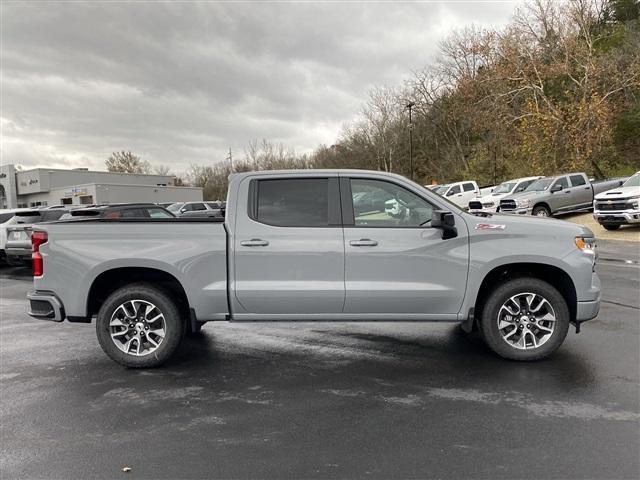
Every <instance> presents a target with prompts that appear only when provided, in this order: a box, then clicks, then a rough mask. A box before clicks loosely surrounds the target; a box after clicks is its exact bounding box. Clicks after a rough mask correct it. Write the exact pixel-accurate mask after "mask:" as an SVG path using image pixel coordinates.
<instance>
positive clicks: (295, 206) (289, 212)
mask: <svg viewBox="0 0 640 480" xmlns="http://www.w3.org/2000/svg"><path fill="white" fill-rule="evenodd" d="M257 195H258V202H257V211H256V214H255V215H256V220H258V221H259V222H262V223H267V224H269V225H275V226H278V227H326V226H328V225H329V180H328V179H327V178H296V179H283V180H260V181H258V182H257Z"/></svg>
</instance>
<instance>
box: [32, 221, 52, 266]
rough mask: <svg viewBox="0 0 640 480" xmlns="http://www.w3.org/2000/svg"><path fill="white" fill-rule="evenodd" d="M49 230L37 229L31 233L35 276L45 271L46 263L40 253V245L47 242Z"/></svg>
mask: <svg viewBox="0 0 640 480" xmlns="http://www.w3.org/2000/svg"><path fill="white" fill-rule="evenodd" d="M47 239H48V237H47V232H42V231H40V230H36V231H35V232H33V233H32V234H31V265H32V272H33V276H34V277H40V276H42V274H43V273H44V263H43V261H42V254H41V253H40V245H42V244H43V243H47Z"/></svg>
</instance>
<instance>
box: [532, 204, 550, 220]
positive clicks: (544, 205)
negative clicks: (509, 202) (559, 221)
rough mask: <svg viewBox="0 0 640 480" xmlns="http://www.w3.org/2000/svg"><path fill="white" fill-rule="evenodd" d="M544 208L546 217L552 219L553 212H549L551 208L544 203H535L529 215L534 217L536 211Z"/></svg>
mask: <svg viewBox="0 0 640 480" xmlns="http://www.w3.org/2000/svg"><path fill="white" fill-rule="evenodd" d="M541 208H544V209H545V210H546V211H547V216H548V217H552V216H553V212H552V211H551V207H549V205H548V204H547V203H544V202H540V203H536V204H535V205H534V206H533V208H532V209H531V214H532V215H535V213H534V212H535V211H536V209H541Z"/></svg>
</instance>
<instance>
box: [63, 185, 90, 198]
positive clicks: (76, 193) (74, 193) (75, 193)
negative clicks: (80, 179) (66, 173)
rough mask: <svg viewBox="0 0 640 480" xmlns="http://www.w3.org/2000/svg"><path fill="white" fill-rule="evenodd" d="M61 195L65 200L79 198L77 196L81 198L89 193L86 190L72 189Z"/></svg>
mask: <svg viewBox="0 0 640 480" xmlns="http://www.w3.org/2000/svg"><path fill="white" fill-rule="evenodd" d="M63 195H64V197H65V198H69V197H79V196H83V195H89V192H88V191H87V189H86V188H76V187H73V188H72V189H71V190H67V191H66V192H64V194H63Z"/></svg>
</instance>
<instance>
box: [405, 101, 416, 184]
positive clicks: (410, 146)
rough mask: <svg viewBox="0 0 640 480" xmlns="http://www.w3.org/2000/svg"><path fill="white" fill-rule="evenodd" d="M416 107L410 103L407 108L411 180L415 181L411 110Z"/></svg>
mask: <svg viewBox="0 0 640 480" xmlns="http://www.w3.org/2000/svg"><path fill="white" fill-rule="evenodd" d="M415 105H416V104H415V102H409V103H408V104H407V105H406V107H405V108H406V109H408V110H409V178H410V179H411V180H413V123H412V121H411V120H412V119H411V109H413V107H415Z"/></svg>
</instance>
